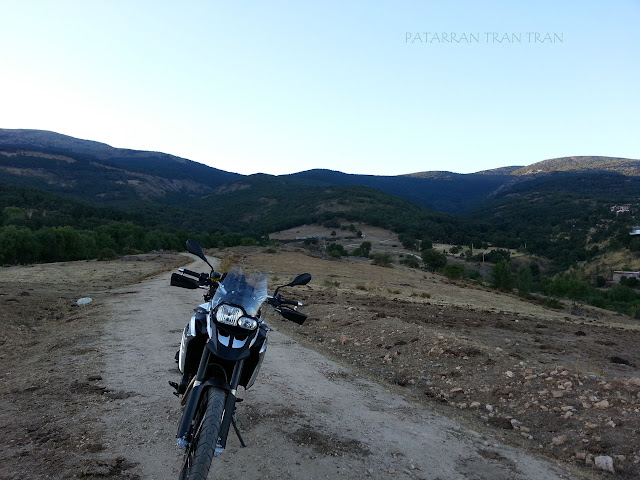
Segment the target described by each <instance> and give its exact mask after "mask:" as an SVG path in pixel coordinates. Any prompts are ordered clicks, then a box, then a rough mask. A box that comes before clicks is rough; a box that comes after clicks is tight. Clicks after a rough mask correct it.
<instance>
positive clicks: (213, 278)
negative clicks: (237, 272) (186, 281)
mask: <svg viewBox="0 0 640 480" xmlns="http://www.w3.org/2000/svg"><path fill="white" fill-rule="evenodd" d="M178 271H179V272H180V273H184V274H186V275H190V276H192V277H195V278H197V279H198V280H199V281H200V283H201V284H202V285H215V284H216V283H217V282H218V280H220V279H221V278H222V274H221V273H218V272H213V271H212V272H211V274H208V273H198V272H194V271H192V270H187V269H186V268H184V267H180V268H178Z"/></svg>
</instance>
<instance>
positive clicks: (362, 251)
mask: <svg viewBox="0 0 640 480" xmlns="http://www.w3.org/2000/svg"><path fill="white" fill-rule="evenodd" d="M370 254H371V242H362V243H361V244H360V246H359V247H358V248H356V249H355V250H354V251H353V252H352V253H351V255H353V256H354V257H365V258H368V257H369V255H370Z"/></svg>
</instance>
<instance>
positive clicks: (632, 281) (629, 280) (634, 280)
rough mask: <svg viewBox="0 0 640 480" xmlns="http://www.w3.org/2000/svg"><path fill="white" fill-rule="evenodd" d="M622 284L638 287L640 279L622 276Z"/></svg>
mask: <svg viewBox="0 0 640 480" xmlns="http://www.w3.org/2000/svg"><path fill="white" fill-rule="evenodd" d="M620 285H624V286H626V287H629V288H638V285H640V281H639V280H638V279H637V278H636V277H622V278H621V279H620Z"/></svg>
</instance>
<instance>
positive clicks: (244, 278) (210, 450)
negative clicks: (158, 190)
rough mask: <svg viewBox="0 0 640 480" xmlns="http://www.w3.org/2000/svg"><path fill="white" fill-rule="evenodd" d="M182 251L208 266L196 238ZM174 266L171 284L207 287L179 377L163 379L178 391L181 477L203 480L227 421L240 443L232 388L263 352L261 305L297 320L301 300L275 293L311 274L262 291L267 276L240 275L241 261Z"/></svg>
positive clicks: (250, 377)
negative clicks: (219, 268)
mask: <svg viewBox="0 0 640 480" xmlns="http://www.w3.org/2000/svg"><path fill="white" fill-rule="evenodd" d="M187 249H188V250H189V252H191V253H193V254H194V255H197V256H198V257H200V258H201V259H202V260H204V261H205V262H206V263H207V265H209V267H211V264H209V262H208V261H207V258H206V256H205V254H204V252H203V250H202V248H201V247H200V245H199V244H198V243H197V242H196V241H194V240H188V241H187ZM179 271H180V272H181V274H177V273H174V274H173V275H172V276H171V285H173V286H177V287H182V288H190V289H196V288H204V289H206V293H205V295H204V299H205V303H203V304H202V305H200V306H199V307H197V308H196V309H195V315H194V316H193V317H191V321H190V322H189V324H188V325H187V326H186V327H185V329H184V332H183V334H182V342H181V344H180V351H179V352H178V353H177V354H176V356H177V357H178V358H177V361H178V366H179V368H180V371H181V372H182V373H183V376H182V381H181V382H180V383H179V384H178V383H175V382H169V383H170V384H171V385H172V386H173V387H174V388H175V389H176V392H175V393H176V395H183V397H182V405H183V406H184V410H183V413H182V419H181V420H180V424H179V426H178V433H177V439H178V447H180V448H181V449H183V450H184V451H185V454H184V460H183V464H182V470H181V473H180V479H181V480H206V478H207V475H208V472H209V468H210V466H211V461H212V459H213V457H214V456H219V455H220V454H222V452H223V451H224V449H225V446H226V443H227V435H228V434H229V428H230V427H231V426H233V428H234V430H235V432H236V434H237V435H238V439H239V440H240V443H241V444H242V446H243V447H244V446H245V443H244V441H243V439H242V437H241V435H240V431H239V430H238V427H237V425H236V421H235V409H236V402H237V401H241V400H239V399H237V397H236V394H237V390H238V386H243V387H244V388H245V389H248V388H250V387H251V386H252V385H253V383H254V381H255V378H256V375H257V373H258V370H259V369H260V365H261V363H262V360H263V358H264V354H265V351H266V350H267V332H268V331H269V327H268V326H267V324H266V323H265V322H264V320H263V319H262V306H263V304H265V303H266V304H267V305H269V306H271V307H273V308H274V309H275V310H276V311H277V312H278V313H280V314H281V315H282V316H283V317H284V318H285V319H287V320H290V321H292V322H295V323H297V324H300V325H302V324H303V323H304V321H305V320H306V319H307V316H306V315H305V314H303V313H301V312H298V311H297V310H296V308H297V307H298V306H299V305H301V303H300V302H296V301H294V300H287V299H286V298H284V297H283V296H282V295H280V294H278V291H279V290H280V288H283V287H291V286H295V285H306V284H307V283H309V281H310V280H311V275H309V274H308V273H304V274H301V275H298V276H297V277H296V278H295V279H293V280H292V281H291V282H290V283H288V284H287V285H283V286H282V287H278V288H276V290H275V292H274V294H273V295H267V278H266V276H265V275H264V274H253V275H245V274H244V272H243V271H242V268H240V267H233V268H231V269H230V270H229V272H227V273H226V274H220V273H216V272H215V271H214V269H213V267H211V272H210V273H196V272H192V271H190V270H187V269H185V268H183V267H180V269H179ZM186 275H189V276H191V277H193V278H189V277H187V276H186Z"/></svg>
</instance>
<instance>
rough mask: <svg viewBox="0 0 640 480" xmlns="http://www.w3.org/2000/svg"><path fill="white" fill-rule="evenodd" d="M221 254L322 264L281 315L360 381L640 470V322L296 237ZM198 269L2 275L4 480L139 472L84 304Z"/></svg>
mask: <svg viewBox="0 0 640 480" xmlns="http://www.w3.org/2000/svg"><path fill="white" fill-rule="evenodd" d="M379 235H380V236H379V237H377V238H378V240H379V241H384V240H385V238H384V235H385V233H384V232H380V233H379ZM368 238H369V239H371V238H374V237H373V234H372V235H371V236H369V237H368ZM390 240H391V239H390ZM387 243H391V242H387ZM392 248H393V247H392ZM269 252H272V253H269ZM208 253H210V254H211V255H213V256H216V257H219V258H221V259H222V260H223V262H226V263H238V264H240V265H243V266H244V267H245V269H247V270H249V271H252V270H261V271H264V272H266V273H269V276H270V282H271V285H272V286H275V285H277V284H278V283H286V282H287V281H289V280H290V279H291V278H292V277H293V276H294V275H295V274H298V273H302V272H309V273H311V274H312V275H313V280H312V282H311V283H310V284H309V285H308V286H306V287H299V288H297V289H296V290H295V294H294V293H292V295H291V296H294V298H299V299H301V300H302V301H303V302H304V303H305V306H304V307H303V308H302V310H303V311H304V312H306V313H308V314H310V318H309V320H308V321H307V322H306V323H305V325H304V326H301V327H299V326H296V325H292V324H289V323H287V322H284V321H281V320H280V319H279V317H278V318H275V317H274V316H273V315H272V316H270V317H269V322H270V324H271V325H272V326H273V327H274V328H275V329H277V330H280V331H282V332H284V333H287V334H290V335H292V336H294V338H296V339H298V340H299V341H300V342H301V343H302V344H304V345H307V346H309V347H311V348H313V349H315V350H318V351H319V352H321V353H323V354H325V355H327V356H329V357H331V358H333V359H335V360H338V361H339V362H340V363H341V364H343V365H345V366H346V367H348V368H349V369H350V370H351V371H352V372H354V373H355V374H357V375H361V376H365V377H369V378H371V379H374V380H376V381H378V382H381V383H382V384H383V385H386V386H387V387H388V388H390V389H391V390H392V391H395V392H396V393H397V394H398V395H400V396H406V397H407V399H409V400H413V401H419V402H423V403H424V404H425V406H426V407H427V408H428V409H432V410H436V411H439V412H441V413H444V414H445V415H447V416H450V417H452V418H455V419H456V420H458V421H460V422H462V423H464V424H466V425H467V426H469V427H471V428H473V429H475V430H478V431H479V432H481V433H482V434H483V435H484V436H485V438H486V439H487V442H489V443H490V442H491V439H496V440H500V441H504V442H505V443H510V444H512V445H515V446H518V447H520V448H524V449H526V450H528V451H529V452H533V453H534V454H536V455H539V456H542V457H546V458H549V459H552V460H553V461H556V462H560V463H562V464H565V465H569V466H570V468H572V469H575V470H574V472H577V473H575V474H576V476H580V477H582V478H620V479H623V478H624V479H637V478H640V435H639V430H640V411H639V408H640V372H639V371H638V365H640V353H639V352H638V349H637V345H638V344H639V340H640V338H639V335H640V332H639V331H638V323H637V322H636V321H633V320H631V319H629V318H627V317H623V316H619V315H615V314H611V313H607V312H604V311H601V310H600V311H599V310H595V309H588V308H586V307H577V306H571V305H568V306H567V308H566V309H565V310H564V311H554V310H548V309H544V308H542V307H540V306H539V305H535V304H532V303H528V302H524V301H522V300H520V299H518V298H517V297H515V296H511V295H504V294H497V293H495V292H492V291H489V290H486V289H483V288H481V287H474V286H472V285H468V284H454V283H451V282H448V281H446V280H445V279H444V278H443V277H441V276H438V275H433V274H430V273H427V272H424V271H420V270H414V269H408V268H405V267H402V266H399V265H396V266H395V267H394V268H383V267H379V266H375V265H371V264H370V262H369V261H367V260H364V259H344V260H341V261H335V260H328V259H323V258H320V257H318V256H313V255H309V253H308V252H307V251H305V250H303V249H298V248H295V247H292V246H289V247H278V248H277V249H276V250H275V253H273V250H272V249H265V248H260V247H251V248H249V247H247V248H238V249H226V250H212V251H210V252H208ZM184 263H185V259H184V257H179V256H177V255H174V254H157V255H143V256H138V257H127V258H123V259H120V260H117V261H113V262H74V263H64V264H50V265H36V266H31V267H10V268H4V269H2V273H3V276H2V281H0V325H1V329H0V364H1V366H2V369H1V371H0V375H2V382H1V383H0V407H1V409H0V425H2V431H3V432H5V434H4V435H3V440H2V443H1V448H0V479H2V480H9V479H12V480H13V479H17V478H26V477H24V476H20V475H19V474H17V473H16V472H20V471H25V469H26V470H28V471H30V472H32V477H33V478H83V479H97V478H121V479H135V478H139V477H138V476H137V475H136V474H134V473H132V468H133V465H132V464H131V463H130V462H128V461H127V460H126V459H125V457H122V456H116V455H115V454H111V453H110V451H109V450H104V448H105V447H104V445H105V443H104V442H103V440H102V439H101V437H100V436H101V433H100V429H99V428H98V425H97V424H96V418H95V415H96V413H95V412H96V411H98V410H99V407H105V405H106V406H109V405H110V403H109V402H114V401H116V402H117V401H126V399H125V400H118V399H121V397H122V395H123V393H122V392H121V391H120V390H118V389H112V388H105V386H104V382H103V381H102V379H101V377H100V372H101V371H102V370H101V366H100V362H101V359H100V357H99V355H96V352H98V351H99V350H100V345H98V344H97V343H96V342H99V341H100V337H99V335H98V331H99V329H100V328H99V327H100V326H99V325H96V324H95V320H94V318H93V317H92V316H91V315H89V314H88V313H87V312H90V311H91V310H90V309H82V308H79V307H73V306H71V304H72V302H73V301H75V300H77V299H78V298H80V297H84V296H90V297H92V298H94V301H96V302H98V303H99V302H100V301H101V299H106V298H109V297H113V296H114V295H115V294H114V293H112V292H111V290H112V289H113V290H114V291H115V289H116V288H118V287H120V289H119V290H118V292H117V295H120V296H121V297H120V298H121V299H122V300H123V301H124V299H125V298H126V296H122V295H125V294H127V293H129V292H127V290H126V289H125V290H123V289H122V288H121V287H123V286H126V285H129V284H130V285H132V286H131V289H132V290H133V289H134V284H136V282H138V281H140V280H141V279H143V278H146V277H148V276H151V275H153V274H155V273H158V272H161V271H164V270H166V269H170V268H172V267H173V266H175V265H177V264H184ZM132 296H133V295H132ZM176 332H179V328H178V327H176ZM171 335H173V333H172V334H171ZM172 415H173V414H172ZM170 421H175V419H174V418H173V416H171V419H170ZM599 457H610V458H611V459H612V461H613V468H614V469H615V473H608V472H604V471H602V470H599V469H597V468H596V461H598V463H600V462H602V461H603V460H602V458H600V459H599ZM354 478H355V477H354ZM416 478H417V477H416ZM468 478H476V477H473V476H470V477H468ZM477 478H480V477H477ZM482 478H485V477H482Z"/></svg>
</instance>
